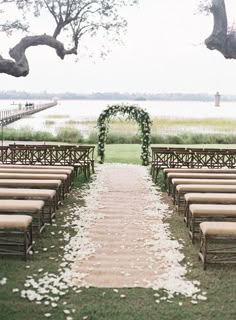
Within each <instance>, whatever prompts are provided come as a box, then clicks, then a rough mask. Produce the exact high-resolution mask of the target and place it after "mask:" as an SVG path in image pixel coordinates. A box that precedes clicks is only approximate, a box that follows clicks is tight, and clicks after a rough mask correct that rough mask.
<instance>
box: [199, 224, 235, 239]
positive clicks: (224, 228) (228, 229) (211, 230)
mask: <svg viewBox="0 0 236 320" xmlns="http://www.w3.org/2000/svg"><path fill="white" fill-rule="evenodd" d="M200 229H201V231H202V233H203V235H204V236H206V235H216V236H217V235H221V236H224V235H225V236H235V235H236V222H207V221H206V222H202V223H200Z"/></svg>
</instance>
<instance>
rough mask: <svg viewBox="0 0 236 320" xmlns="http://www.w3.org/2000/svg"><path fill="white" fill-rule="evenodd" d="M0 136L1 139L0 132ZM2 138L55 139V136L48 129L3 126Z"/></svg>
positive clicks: (18, 139) (23, 139) (19, 139)
mask: <svg viewBox="0 0 236 320" xmlns="http://www.w3.org/2000/svg"><path fill="white" fill-rule="evenodd" d="M0 137H1V139H2V133H1V134H0ZM3 139H4V140H13V141H55V140H56V137H55V136H54V135H53V134H52V133H50V132H48V131H35V130H33V129H32V128H29V127H24V128H21V129H14V128H4V130H3Z"/></svg>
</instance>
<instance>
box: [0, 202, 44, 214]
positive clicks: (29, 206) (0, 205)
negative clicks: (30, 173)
mask: <svg viewBox="0 0 236 320" xmlns="http://www.w3.org/2000/svg"><path fill="white" fill-rule="evenodd" d="M43 206H44V201H42V200H11V201H9V200H7V199H0V212H6V211H8V212H11V211H17V212H19V211H22V212H26V211H38V210H41V209H42V208H43Z"/></svg>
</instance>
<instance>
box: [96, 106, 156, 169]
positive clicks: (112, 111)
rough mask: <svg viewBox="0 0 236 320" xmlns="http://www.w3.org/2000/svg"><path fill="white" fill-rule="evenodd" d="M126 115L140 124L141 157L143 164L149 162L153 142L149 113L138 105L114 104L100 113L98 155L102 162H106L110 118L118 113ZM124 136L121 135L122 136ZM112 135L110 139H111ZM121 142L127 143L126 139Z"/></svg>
mask: <svg viewBox="0 0 236 320" xmlns="http://www.w3.org/2000/svg"><path fill="white" fill-rule="evenodd" d="M119 114H120V115H125V116H127V119H128V120H134V121H136V122H137V123H138V125H139V130H140V136H141V143H142V146H141V149H142V151H141V159H142V164H143V165H148V164H149V156H150V143H151V124H152V122H151V120H150V117H149V114H148V113H147V112H146V111H145V110H143V109H142V108H140V107H138V106H131V105H112V106H108V107H107V108H106V109H105V110H103V112H102V113H101V114H100V116H99V118H98V121H97V127H98V157H99V160H100V162H101V163H103V162H104V158H105V143H106V141H107V136H108V130H109V122H110V119H111V118H112V117H114V116H116V115H119ZM121 137H122V136H121V135H120V138H121ZM111 140H112V139H111V137H110V141H111ZM120 143H126V142H125V139H123V140H122V138H121V141H120Z"/></svg>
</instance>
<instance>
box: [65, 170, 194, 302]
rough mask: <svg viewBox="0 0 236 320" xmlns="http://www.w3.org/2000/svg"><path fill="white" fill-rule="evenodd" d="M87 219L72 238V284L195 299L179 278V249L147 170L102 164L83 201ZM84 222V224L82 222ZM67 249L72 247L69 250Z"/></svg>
mask: <svg viewBox="0 0 236 320" xmlns="http://www.w3.org/2000/svg"><path fill="white" fill-rule="evenodd" d="M86 204H87V210H86V212H84V214H85V215H87V216H90V219H89V221H87V223H86V224H85V225H84V229H83V231H82V234H81V232H79V233H78V237H75V238H74V239H72V243H74V241H80V239H81V236H82V235H83V237H82V238H83V241H84V242H85V243H86V250H83V251H80V250H79V251H77V256H76V257H75V263H74V264H73V266H72V270H71V272H72V274H71V276H72V278H73V283H75V284H77V285H79V286H95V287H115V288H122V287H144V288H147V287H148V288H154V289H159V288H164V289H166V290H167V291H168V292H169V294H170V295H171V294H174V293H180V294H183V295H185V296H195V295H196V294H197V293H198V292H199V291H200V290H199V288H198V286H196V284H197V283H196V284H194V283H192V282H191V281H187V280H186V279H185V274H186V272H187V269H186V266H184V265H183V264H181V263H180V262H181V261H182V260H183V258H184V256H183V254H182V253H181V252H180V249H181V244H180V243H179V242H178V241H175V240H171V235H170V231H169V227H168V225H167V224H165V223H163V220H164V219H165V218H166V217H167V216H168V215H169V214H170V212H169V208H168V206H167V205H166V204H164V203H163V202H162V200H161V195H160V192H158V191H157V189H156V187H155V186H154V185H153V183H152V181H151V179H150V175H149V173H148V170H147V168H145V167H142V166H135V165H122V164H111V165H109V164H107V165H103V166H102V168H101V171H100V173H99V175H98V178H97V180H96V182H95V183H94V189H92V188H91V189H90V193H89V194H87V196H86ZM83 220H84V219H83ZM72 246H73V245H72Z"/></svg>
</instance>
